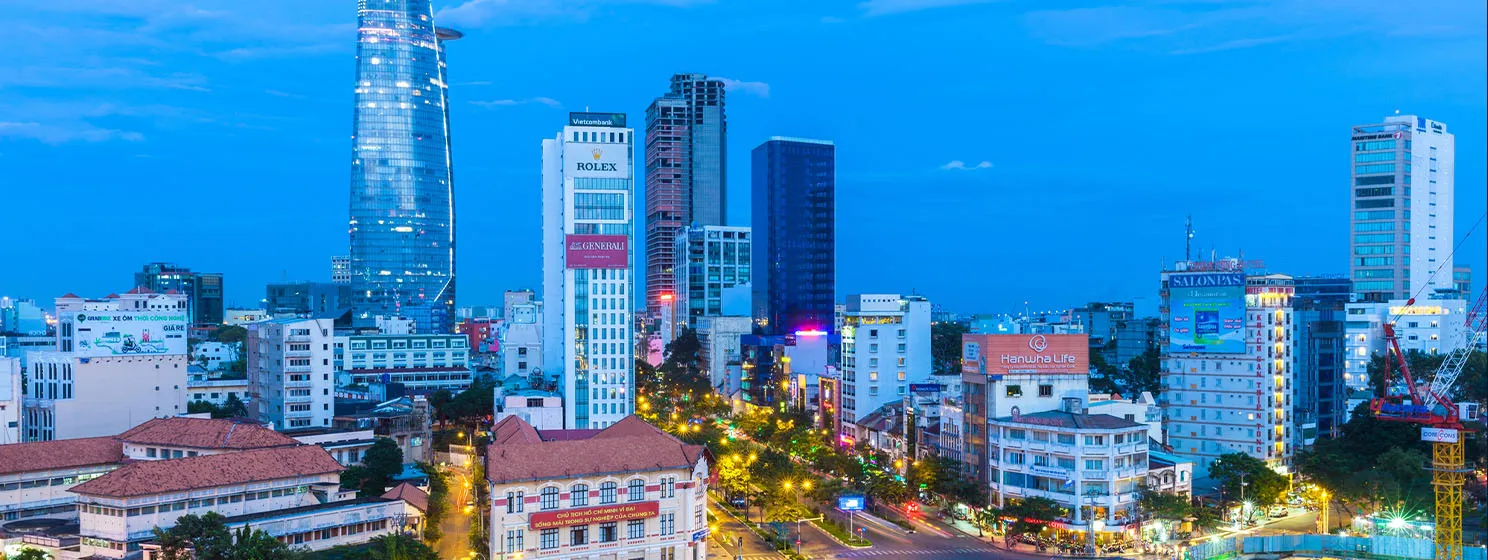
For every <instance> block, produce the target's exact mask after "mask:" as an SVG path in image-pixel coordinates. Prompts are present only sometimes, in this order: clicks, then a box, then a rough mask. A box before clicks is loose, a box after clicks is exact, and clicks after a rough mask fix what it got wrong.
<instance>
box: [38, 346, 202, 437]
mask: <svg viewBox="0 0 1488 560" xmlns="http://www.w3.org/2000/svg"><path fill="white" fill-rule="evenodd" d="M186 360H187V358H186V355H185V353H184V352H182V353H180V354H158V355H145V356H138V355H122V356H89V355H86V354H80V353H78V352H33V353H31V355H30V357H29V358H28V359H27V364H26V367H27V369H28V370H29V380H28V389H27V394H26V399H25V412H24V413H23V418H22V420H21V424H22V426H23V427H24V432H25V433H24V436H23V437H24V438H25V439H26V441H47V440H53V439H73V438H85V437H95V436H106V435H112V434H115V433H118V432H119V429H121V428H129V427H132V426H135V425H137V424H139V423H141V422H144V421H146V420H149V419H151V418H160V417H167V416H175V415H177V414H184V413H185V412H186V393H187V390H186V383H187V382H186V366H187V365H188V363H187V361H186Z"/></svg>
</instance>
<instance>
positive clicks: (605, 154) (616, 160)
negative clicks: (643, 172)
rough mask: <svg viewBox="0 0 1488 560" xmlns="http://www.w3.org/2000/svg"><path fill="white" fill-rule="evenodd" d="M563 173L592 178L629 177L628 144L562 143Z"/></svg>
mask: <svg viewBox="0 0 1488 560" xmlns="http://www.w3.org/2000/svg"><path fill="white" fill-rule="evenodd" d="M563 174H564V175H566V176H568V177H589V178H594V179H629V178H630V145H629V144H619V143H616V144H591V143H588V142H565V143H564V144H563Z"/></svg>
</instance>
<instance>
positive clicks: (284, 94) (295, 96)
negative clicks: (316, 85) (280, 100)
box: [264, 89, 305, 99]
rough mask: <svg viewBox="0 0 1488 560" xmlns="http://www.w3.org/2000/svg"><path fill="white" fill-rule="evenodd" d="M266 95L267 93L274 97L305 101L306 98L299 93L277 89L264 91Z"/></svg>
mask: <svg viewBox="0 0 1488 560" xmlns="http://www.w3.org/2000/svg"><path fill="white" fill-rule="evenodd" d="M264 93H267V94H269V95H272V96H274V97H288V98H290V99H304V98H305V96H303V95H300V94H298V93H290V92H287V91H279V90H277V89H266V90H264Z"/></svg>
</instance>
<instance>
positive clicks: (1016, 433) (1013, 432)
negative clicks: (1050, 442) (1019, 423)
mask: <svg viewBox="0 0 1488 560" xmlns="http://www.w3.org/2000/svg"><path fill="white" fill-rule="evenodd" d="M1007 437H1008V439H1020V440H1021V439H1027V438H1028V432H1027V431H1025V430H1019V429H1015V428H1009V429H1008V431H1007Z"/></svg>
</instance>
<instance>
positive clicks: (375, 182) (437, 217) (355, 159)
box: [348, 0, 461, 334]
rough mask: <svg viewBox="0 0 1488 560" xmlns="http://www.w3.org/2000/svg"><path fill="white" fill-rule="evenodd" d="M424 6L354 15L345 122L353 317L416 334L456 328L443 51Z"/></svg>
mask: <svg viewBox="0 0 1488 560" xmlns="http://www.w3.org/2000/svg"><path fill="white" fill-rule="evenodd" d="M460 36H461V35H460V33H459V32H457V31H454V30H451V29H443V28H436V27H434V8H433V3H432V2H431V1H430V0H386V1H379V2H375V3H365V2H364V3H362V4H361V5H360V6H359V7H358V10H357V64H356V88H355V96H354V97H355V102H356V109H355V110H354V112H353V117H352V129H351V135H352V156H351V158H352V159H351V212H350V215H351V219H350V227H349V232H350V240H351V255H350V262H349V264H348V269H349V272H350V276H351V294H352V301H353V306H352V307H353V310H354V316H355V317H356V318H357V319H359V320H361V321H371V319H372V318H373V317H376V316H397V317H408V318H411V319H413V320H414V322H415V324H416V325H417V329H418V332H420V333H428V334H444V333H449V332H452V330H453V329H454V326H455V198H454V178H453V174H452V172H451V163H450V119H449V91H448V90H449V79H448V76H447V74H446V71H445V60H444V48H445V45H446V43H448V42H449V41H452V40H455V39H458V38H460Z"/></svg>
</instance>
